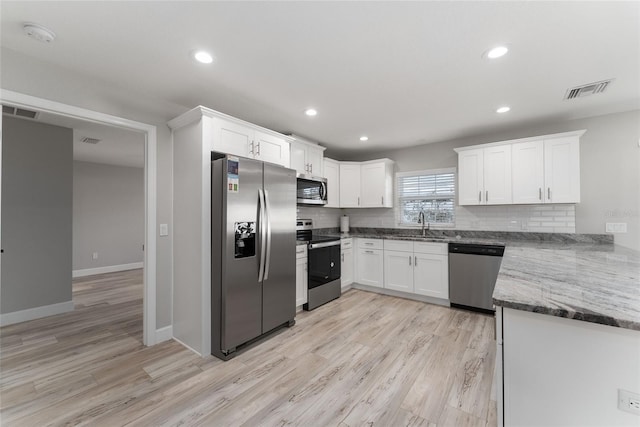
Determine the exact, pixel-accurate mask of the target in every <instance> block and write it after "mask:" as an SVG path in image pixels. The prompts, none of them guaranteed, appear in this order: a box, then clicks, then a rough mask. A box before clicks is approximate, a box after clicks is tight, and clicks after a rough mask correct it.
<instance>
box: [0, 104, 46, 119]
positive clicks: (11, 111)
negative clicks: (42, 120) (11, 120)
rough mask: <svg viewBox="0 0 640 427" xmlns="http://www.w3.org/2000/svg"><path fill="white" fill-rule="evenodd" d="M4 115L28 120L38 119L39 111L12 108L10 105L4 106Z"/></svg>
mask: <svg viewBox="0 0 640 427" xmlns="http://www.w3.org/2000/svg"><path fill="white" fill-rule="evenodd" d="M2 114H6V115H8V116H15V117H25V118H27V119H37V118H38V112H37V111H31V110H25V109H24V108H18V107H12V106H10V105H3V106H2Z"/></svg>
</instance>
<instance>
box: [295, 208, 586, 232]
mask: <svg viewBox="0 0 640 427" xmlns="http://www.w3.org/2000/svg"><path fill="white" fill-rule="evenodd" d="M342 215H348V216H349V223H350V226H351V227H376V228H398V225H397V222H396V210H395V209H384V208H373V209H334V208H309V207H298V218H311V219H313V225H314V227H315V228H330V227H338V226H339V223H340V217H341V216H342ZM575 218H576V210H575V205H572V204H564V205H551V204H549V205H509V206H456V226H455V229H457V230H485V231H530V232H536V233H575V232H576V219H575Z"/></svg>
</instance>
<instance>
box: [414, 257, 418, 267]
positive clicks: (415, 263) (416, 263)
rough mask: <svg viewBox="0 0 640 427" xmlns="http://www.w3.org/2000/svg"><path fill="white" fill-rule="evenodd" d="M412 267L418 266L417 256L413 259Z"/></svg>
mask: <svg viewBox="0 0 640 427" xmlns="http://www.w3.org/2000/svg"><path fill="white" fill-rule="evenodd" d="M413 265H414V267H417V266H418V257H417V256H414V257H413Z"/></svg>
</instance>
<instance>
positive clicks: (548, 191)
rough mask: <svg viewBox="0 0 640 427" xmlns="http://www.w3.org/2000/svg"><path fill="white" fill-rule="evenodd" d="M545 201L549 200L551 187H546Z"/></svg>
mask: <svg viewBox="0 0 640 427" xmlns="http://www.w3.org/2000/svg"><path fill="white" fill-rule="evenodd" d="M547 199H549V200H551V187H547Z"/></svg>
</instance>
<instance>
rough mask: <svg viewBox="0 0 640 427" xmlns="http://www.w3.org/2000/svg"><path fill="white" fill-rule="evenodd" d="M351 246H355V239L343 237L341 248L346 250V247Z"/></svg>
mask: <svg viewBox="0 0 640 427" xmlns="http://www.w3.org/2000/svg"><path fill="white" fill-rule="evenodd" d="M349 248H353V239H352V238H349V239H341V240H340V249H342V250H345V249H349Z"/></svg>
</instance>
